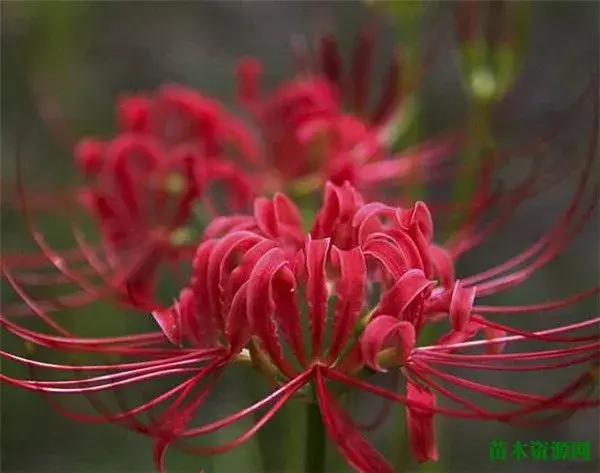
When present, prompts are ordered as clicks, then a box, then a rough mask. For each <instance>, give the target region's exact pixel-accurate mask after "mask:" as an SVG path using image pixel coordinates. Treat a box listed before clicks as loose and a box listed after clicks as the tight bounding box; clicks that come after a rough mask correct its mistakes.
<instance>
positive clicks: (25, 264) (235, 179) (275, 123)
mask: <svg viewBox="0 0 600 473" xmlns="http://www.w3.org/2000/svg"><path fill="white" fill-rule="evenodd" d="M373 34H374V30H373V29H365V30H363V32H362V33H361V35H360V37H359V39H358V41H357V46H356V53H355V58H354V61H353V63H352V75H351V76H350V81H349V84H348V86H346V85H345V84H344V81H343V80H342V79H343V78H342V74H341V59H340V55H339V52H338V50H337V46H336V43H335V41H334V40H333V39H332V38H331V37H330V36H325V37H323V38H321V39H320V42H319V59H318V71H316V73H315V74H314V75H311V76H310V77H308V76H306V75H305V74H304V73H305V72H306V71H304V70H302V71H299V73H302V74H303V75H302V76H301V77H300V79H294V80H292V81H289V82H287V83H285V84H284V85H283V86H282V87H281V88H280V89H278V90H277V91H275V92H274V93H273V94H272V95H271V96H270V97H267V98H265V99H264V100H262V101H261V100H259V95H258V91H257V88H258V86H257V83H256V80H257V77H256V73H257V71H256V70H255V66H256V64H255V63H251V62H244V63H243V64H242V66H241V69H242V70H243V71H244V72H243V73H242V74H241V78H240V89H241V90H242V94H241V99H242V101H243V102H244V103H245V104H247V105H248V106H249V107H250V108H251V110H253V112H255V116H256V118H257V120H258V122H259V124H260V130H261V135H262V139H261V138H259V137H255V136H253V134H252V133H251V131H250V130H249V129H247V128H246V127H245V126H244V124H243V123H242V122H240V121H239V120H238V119H236V118H235V117H234V116H232V114H230V113H229V112H227V111H226V110H225V109H224V107H223V106H221V105H220V104H219V103H218V102H216V101H215V100H212V99H209V98H207V97H205V96H203V95H202V94H200V93H198V92H196V91H194V90H191V89H186V88H183V87H180V86H165V87H162V88H160V89H159V90H158V91H156V92H155V93H153V94H151V95H148V96H143V95H133V96H126V97H123V98H122V99H121V100H120V101H119V103H118V107H117V109H118V113H117V122H118V133H117V135H116V136H115V137H114V138H112V139H109V140H96V139H84V140H82V141H81V142H80V143H79V145H78V146H77V150H76V153H75V154H76V156H75V158H76V162H77V165H78V167H79V169H80V170H81V171H82V173H83V175H84V176H85V178H86V181H87V184H86V186H85V187H84V188H83V189H82V190H81V191H79V196H78V200H79V201H80V202H81V203H82V204H83V206H84V208H85V209H86V210H87V212H88V213H89V214H91V215H92V217H93V218H94V220H95V221H96V222H97V224H98V226H99V228H100V233H101V235H100V236H101V238H100V245H99V247H98V248H95V247H93V245H90V244H88V243H87V242H85V241H83V237H82V234H81V232H79V231H77V230H76V231H75V232H74V233H75V237H76V240H77V246H78V248H76V249H74V250H73V251H70V252H65V253H63V252H59V251H55V250H53V249H52V248H50V247H49V246H48V245H47V244H45V243H44V242H43V241H42V239H41V237H40V233H39V231H38V230H37V228H36V226H35V223H34V219H33V218H32V216H29V215H28V218H27V221H28V223H29V225H30V230H31V233H32V234H33V236H34V238H35V240H36V243H37V244H38V246H40V248H41V250H42V253H43V254H42V255H39V256H32V255H29V256H26V257H25V256H22V255H20V254H19V255H11V254H7V255H3V259H4V262H5V263H4V264H5V268H6V267H8V268H15V269H18V271H19V272H20V273H23V274H16V275H15V280H16V281H17V282H20V283H23V284H28V283H30V284H32V285H35V286H43V285H45V284H47V283H51V284H54V283H57V282H59V283H61V284H64V285H70V284H72V283H75V284H76V285H77V286H79V287H81V288H82V289H84V293H83V294H82V293H76V294H72V295H70V296H69V297H62V298H60V300H58V301H54V302H51V301H46V303H45V304H44V309H45V310H49V309H50V308H52V307H55V308H61V307H75V306H80V305H82V304H84V303H86V302H89V301H91V300H94V299H97V298H98V297H99V296H100V295H105V294H106V293H107V292H116V293H118V294H119V295H120V297H121V299H122V300H123V301H124V302H126V303H128V304H132V305H134V306H136V307H140V308H141V307H146V308H150V307H152V306H153V304H154V303H155V302H152V299H153V296H154V292H155V291H154V285H155V282H156V281H155V279H156V274H157V271H158V268H159V266H161V265H163V267H164V263H168V264H173V265H175V264H176V263H177V262H179V261H181V260H185V259H186V258H187V257H188V256H189V255H190V250H192V251H193V247H192V246H191V245H189V244H188V243H189V240H190V238H189V233H190V232H189V230H190V229H191V228H193V226H194V223H195V220H196V218H195V215H194V211H195V210H200V209H201V210H203V211H206V212H207V213H209V214H211V215H213V216H214V214H217V213H226V214H227V213H230V212H235V211H240V210H242V209H243V208H244V207H245V206H247V205H249V204H250V203H251V201H252V200H251V198H253V197H254V196H256V195H264V194H270V193H271V192H272V191H273V190H277V189H279V190H282V189H286V188H288V185H289V188H290V189H291V190H293V191H298V190H300V191H303V192H305V191H306V190H308V191H314V190H316V189H318V188H321V186H322V183H323V182H324V181H325V180H326V179H332V180H333V181H334V182H337V183H340V184H341V183H342V182H344V181H346V180H349V181H351V182H353V183H354V184H355V185H357V186H358V187H359V188H360V189H362V190H364V191H368V189H374V188H375V187H376V186H375V185H376V184H378V183H381V182H385V181H390V182H392V181H393V184H394V186H395V187H397V179H399V178H401V177H402V176H405V177H408V176H409V174H410V170H411V169H412V168H413V166H414V165H415V163H417V162H425V161H427V162H436V161H438V160H440V159H441V158H442V157H444V156H448V155H449V154H451V153H452V152H453V151H454V150H456V149H457V148H458V146H459V145H460V142H461V136H462V134H461V133H460V132H452V133H449V134H444V135H442V136H440V137H437V138H434V139H432V140H430V141H426V142H424V143H423V144H422V145H420V146H418V147H417V148H416V149H414V150H409V151H408V152H407V153H406V155H403V156H397V157H395V158H394V159H387V158H388V155H387V152H386V151H385V148H386V147H387V146H388V145H389V141H390V137H389V135H390V130H391V129H392V128H393V127H394V126H395V124H396V122H397V117H396V115H398V113H400V112H402V110H404V108H405V101H406V100H405V98H406V92H407V91H404V90H401V88H400V86H399V84H400V80H399V77H400V76H399V64H398V58H396V57H394V58H393V59H392V60H391V62H390V65H389V71H388V78H387V85H386V86H385V88H384V91H383V92H382V96H381V100H380V105H379V106H378V108H377V109H376V110H375V111H374V112H373V113H372V114H370V115H368V114H367V113H366V111H365V103H366V95H367V90H368V84H367V82H368V81H367V79H368V66H369V63H370V62H371V59H370V58H371V55H372V50H373ZM301 62H302V61H301ZM304 62H305V63H306V61H304ZM253 71H254V72H253ZM346 89H348V90H347V93H346V94H343V92H344V91H346ZM342 95H346V96H347V97H349V98H350V102H351V105H352V108H353V111H354V113H353V114H350V113H346V112H345V111H344V110H343V109H342V104H341V101H340V100H341V97H342ZM261 142H262V143H263V147H264V151H265V152H266V158H267V159H266V161H267V162H264V161H265V160H262V159H259V156H260V153H259V143H261ZM277 157H278V158H277ZM315 173H316V174H315ZM255 174H257V176H254V175H255ZM251 175H253V177H250V176H251ZM315 175H316V176H317V179H314V177H315ZM216 182H224V183H225V186H226V187H225V198H226V199H227V202H226V204H227V205H225V210H224V212H218V211H217V210H216V208H215V207H218V205H217V204H216V202H215V200H217V201H218V200H222V199H223V198H224V197H223V196H221V197H218V196H217V197H212V198H211V195H212V192H211V187H212V186H214V184H215V183H216ZM20 194H21V195H20V200H21V201H22V205H23V207H24V209H29V208H30V207H32V205H31V203H30V202H28V201H27V199H28V196H27V195H26V193H25V192H24V191H20ZM186 235H188V238H186ZM140 241H143V242H144V243H145V244H144V245H143V248H140V245H139V242H140ZM48 260H50V261H51V262H53V266H55V268H52V269H56V270H58V271H59V275H48V274H47V271H46V270H47V266H48V264H47V262H48ZM56 263H58V264H56ZM97 276H100V282H99V283H97V282H93V281H92V280H94V281H95V279H97ZM107 283H108V284H107ZM27 310H28V309H27V308H25V307H22V306H19V307H11V308H10V313H11V314H18V313H23V312H27Z"/></svg>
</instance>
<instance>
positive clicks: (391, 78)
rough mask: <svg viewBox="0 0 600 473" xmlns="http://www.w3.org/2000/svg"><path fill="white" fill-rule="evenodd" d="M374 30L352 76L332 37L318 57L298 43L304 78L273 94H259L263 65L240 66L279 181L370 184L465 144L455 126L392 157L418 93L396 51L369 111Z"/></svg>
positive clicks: (242, 85)
mask: <svg viewBox="0 0 600 473" xmlns="http://www.w3.org/2000/svg"><path fill="white" fill-rule="evenodd" d="M375 33H376V29H375V28H373V27H366V28H363V29H362V31H361V32H360V34H359V36H358V38H357V40H356V45H355V49H354V56H353V60H352V63H351V64H350V68H349V69H350V74H347V75H344V73H343V62H342V58H341V55H340V53H339V49H338V45H337V43H336V41H335V40H334V38H333V37H332V36H331V35H325V36H322V37H320V38H319V39H318V41H317V51H316V57H315V60H314V61H312V60H311V58H310V56H309V53H308V52H307V51H306V50H304V49H300V48H297V47H296V48H294V52H295V59H296V61H295V62H296V66H297V74H298V78H297V79H296V80H294V81H290V82H286V83H284V84H283V85H281V86H280V87H279V88H277V89H276V90H275V91H274V92H273V93H271V94H269V95H267V96H263V95H262V94H261V91H260V83H259V81H260V75H261V65H260V63H259V62H258V61H256V60H251V59H247V60H244V61H242V62H241V63H240V65H239V77H240V80H239V95H240V99H241V101H242V103H243V104H245V105H246V107H247V108H248V109H249V110H250V111H251V112H252V114H253V115H254V116H255V118H256V120H257V122H258V124H259V127H260V129H261V131H262V136H263V141H264V144H265V152H266V155H267V159H269V160H270V162H271V163H272V166H273V167H274V168H275V170H276V171H277V172H278V174H279V179H280V180H281V181H283V182H286V181H287V182H289V181H290V180H292V181H294V182H293V183H292V186H291V188H292V189H293V190H295V191H304V192H305V191H306V190H307V189H306V188H308V190H313V189H315V188H316V187H319V186H320V184H321V183H323V182H325V181H326V180H330V181H331V182H334V183H336V184H342V183H343V182H345V181H349V182H351V183H352V184H353V185H355V186H357V187H359V188H361V189H364V188H368V187H372V186H374V185H376V184H379V183H381V182H382V181H384V182H385V181H389V180H393V179H396V180H397V179H400V178H402V177H403V176H409V175H410V172H411V171H412V170H413V169H414V167H415V166H416V165H417V164H426V163H429V164H434V163H436V162H438V161H439V160H441V159H443V158H445V157H447V156H448V155H451V154H452V153H453V152H454V151H456V150H458V148H459V147H460V145H461V143H462V132H461V131H455V132H451V133H448V134H443V135H440V136H439V137H436V138H433V139H431V140H429V141H427V142H425V143H423V145H422V146H420V147H418V148H417V149H415V150H411V152H410V153H407V154H406V155H404V156H397V157H394V159H387V154H388V150H389V148H390V147H391V145H392V144H393V141H394V139H395V138H394V136H395V133H396V131H397V129H398V128H399V127H401V126H402V125H403V123H402V122H403V121H405V120H407V119H408V117H407V114H408V108H409V106H410V102H411V101H410V99H411V94H412V92H414V91H412V90H406V86H405V84H404V81H403V76H402V72H403V71H402V65H401V55H400V54H399V53H398V51H397V52H396V53H394V55H393V56H392V57H391V59H390V62H389V65H388V67H387V73H386V76H385V78H384V80H383V89H382V91H381V95H380V97H379V100H378V104H377V105H376V107H375V108H374V109H373V110H372V111H371V112H369V111H368V110H367V108H368V107H367V102H368V99H369V94H368V92H369V79H370V75H371V66H372V64H371V63H372V60H373V51H374V44H375ZM313 62H314V64H313ZM425 65H426V63H425ZM344 104H346V105H347V106H348V110H345V108H344ZM382 165H383V166H382ZM284 187H285V186H284ZM280 188H281V186H280Z"/></svg>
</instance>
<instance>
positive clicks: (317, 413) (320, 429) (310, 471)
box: [304, 401, 326, 473]
mask: <svg viewBox="0 0 600 473" xmlns="http://www.w3.org/2000/svg"><path fill="white" fill-rule="evenodd" d="M306 426H307V429H306V463H305V469H304V472H305V473H325V453H326V443H325V441H326V439H325V423H324V422H323V419H322V417H321V410H320V408H319V403H318V402H316V401H312V402H309V403H308V404H307V407H306Z"/></svg>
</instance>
